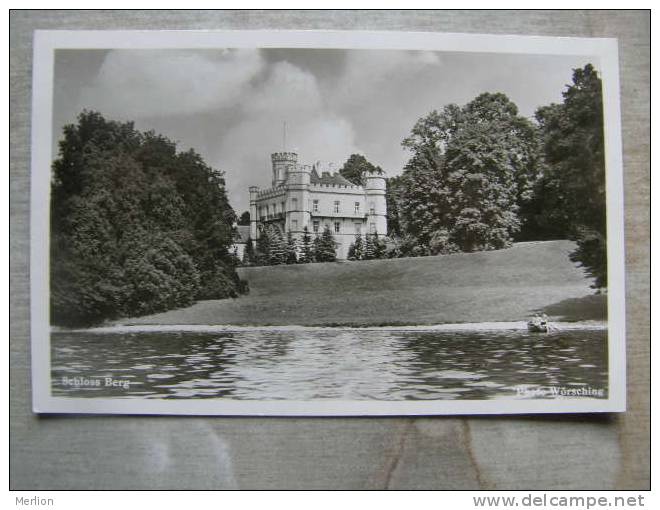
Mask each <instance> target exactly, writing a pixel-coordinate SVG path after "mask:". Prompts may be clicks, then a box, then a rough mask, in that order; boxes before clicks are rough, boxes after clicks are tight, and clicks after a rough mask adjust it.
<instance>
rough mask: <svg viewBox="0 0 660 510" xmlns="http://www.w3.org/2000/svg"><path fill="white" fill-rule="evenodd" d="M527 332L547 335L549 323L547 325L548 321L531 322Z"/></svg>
mask: <svg viewBox="0 0 660 510" xmlns="http://www.w3.org/2000/svg"><path fill="white" fill-rule="evenodd" d="M527 330H528V331H529V332H530V333H547V332H548V323H547V321H534V320H531V321H529V322H528V323H527Z"/></svg>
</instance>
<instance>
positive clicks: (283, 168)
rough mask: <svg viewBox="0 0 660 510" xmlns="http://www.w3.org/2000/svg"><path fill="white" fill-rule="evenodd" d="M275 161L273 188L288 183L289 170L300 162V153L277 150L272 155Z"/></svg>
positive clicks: (271, 157)
mask: <svg viewBox="0 0 660 510" xmlns="http://www.w3.org/2000/svg"><path fill="white" fill-rule="evenodd" d="M270 159H271V161H272V162H273V188H276V187H278V186H282V185H284V184H285V183H286V181H287V177H288V172H289V170H291V169H293V168H295V167H296V165H297V164H298V154H296V153H295V152H275V153H273V154H271V155H270Z"/></svg>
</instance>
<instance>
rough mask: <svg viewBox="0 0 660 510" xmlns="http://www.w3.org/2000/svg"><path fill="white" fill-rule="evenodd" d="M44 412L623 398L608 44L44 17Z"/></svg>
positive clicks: (40, 82)
mask: <svg viewBox="0 0 660 510" xmlns="http://www.w3.org/2000/svg"><path fill="white" fill-rule="evenodd" d="M32 141H33V153H32V192H31V193H32V202H31V215H32V216H31V229H32V230H31V241H32V244H31V285H32V289H31V300H32V301H31V313H32V383H33V386H32V389H33V409H34V411H35V412H37V413H130V414H205V415H276V416H277V415H282V416H308V415H309V416H331V415H344V416H349V415H434V414H507V413H561V412H620V411H625V395H626V386H625V380H626V378H625V322H624V318H625V314H624V306H625V302H624V253H623V248H624V244H623V200H622V194H623V189H622V188H623V187H622V155H621V150H622V148H621V133H620V111H619V81H618V56H617V42H616V40H613V39H578V38H550V37H523V36H490V35H466V34H437V33H394V32H353V31H351V32H349V31H346V32H340V31H336V32H333V31H322V32H321V31H217V32H214V31H199V32H196V31H135V32H133V31H38V32H37V33H36V34H35V39H34V81H33V116H32Z"/></svg>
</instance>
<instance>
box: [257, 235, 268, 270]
mask: <svg viewBox="0 0 660 510" xmlns="http://www.w3.org/2000/svg"><path fill="white" fill-rule="evenodd" d="M270 237H271V236H270V227H268V225H266V226H264V227H262V229H261V232H260V233H259V237H258V238H257V254H256V263H257V264H258V265H260V266H267V265H268V264H269V263H270Z"/></svg>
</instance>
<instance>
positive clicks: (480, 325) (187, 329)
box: [51, 321, 608, 334]
mask: <svg viewBox="0 0 660 510" xmlns="http://www.w3.org/2000/svg"><path fill="white" fill-rule="evenodd" d="M551 324H552V325H553V326H555V327H556V328H557V330H558V331H559V332H561V331H583V330H607V328H608V323H607V322H606V321H579V322H551ZM51 331H52V332H54V333H93V334H107V333H117V334H120V333H232V332H236V333H239V332H244V331H248V332H250V331H263V332H306V331H388V332H395V333H396V332H415V331H419V332H426V331H429V332H431V331H439V332H445V331H446V332H463V331H465V332H476V331H527V322H526V321H515V322H512V321H507V322H469V323H453V324H432V325H421V324H420V325H408V326H364V327H351V326H296V325H290V326H259V325H253V326H250V325H236V324H114V325H110V326H98V327H92V328H76V329H67V328H57V327H53V328H51Z"/></svg>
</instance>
